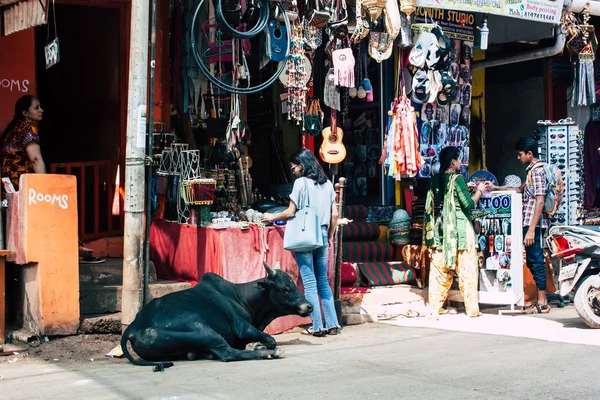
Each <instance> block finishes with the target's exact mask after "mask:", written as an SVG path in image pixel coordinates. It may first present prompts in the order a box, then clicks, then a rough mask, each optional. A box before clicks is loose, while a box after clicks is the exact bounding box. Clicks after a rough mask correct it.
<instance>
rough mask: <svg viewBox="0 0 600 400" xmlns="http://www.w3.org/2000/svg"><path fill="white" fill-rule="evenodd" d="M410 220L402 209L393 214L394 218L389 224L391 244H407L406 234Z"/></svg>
mask: <svg viewBox="0 0 600 400" xmlns="http://www.w3.org/2000/svg"><path fill="white" fill-rule="evenodd" d="M410 224H411V218H410V216H409V215H408V213H407V212H406V211H405V210H403V209H398V210H396V211H395V212H394V217H393V218H392V221H391V222H390V224H389V240H390V242H392V243H393V244H408V241H409V238H408V232H409V230H410Z"/></svg>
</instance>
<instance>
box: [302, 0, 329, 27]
mask: <svg viewBox="0 0 600 400" xmlns="http://www.w3.org/2000/svg"><path fill="white" fill-rule="evenodd" d="M305 4H306V9H307V10H308V12H307V18H306V19H307V20H308V23H309V25H312V26H315V27H317V28H323V27H325V26H326V25H327V23H328V22H329V20H330V19H331V11H330V10H329V8H327V7H323V9H322V4H321V0H314V5H313V1H312V0H308V1H306V3H305Z"/></svg>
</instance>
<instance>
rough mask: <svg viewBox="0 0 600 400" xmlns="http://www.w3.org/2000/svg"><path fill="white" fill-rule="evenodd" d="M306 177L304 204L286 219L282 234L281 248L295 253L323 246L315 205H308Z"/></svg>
mask: <svg viewBox="0 0 600 400" xmlns="http://www.w3.org/2000/svg"><path fill="white" fill-rule="evenodd" d="M307 181H308V178H305V179H304V193H305V199H306V200H305V201H304V202H305V203H306V206H304V207H302V208H300V209H299V210H297V211H296V215H295V216H294V217H293V218H291V219H289V220H288V221H287V224H286V227H285V233H284V235H283V248H284V249H286V250H289V251H293V252H295V253H303V252H307V251H313V250H316V249H318V248H321V247H323V232H322V230H321V224H320V222H319V216H318V215H317V209H316V207H311V206H310V196H309V195H308V183H307Z"/></svg>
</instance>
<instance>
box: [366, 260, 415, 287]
mask: <svg viewBox="0 0 600 400" xmlns="http://www.w3.org/2000/svg"><path fill="white" fill-rule="evenodd" d="M358 268H359V269H360V272H361V274H362V275H363V276H364V277H365V278H366V279H367V282H368V284H369V286H388V285H399V284H401V283H407V282H410V281H414V280H415V279H416V277H417V274H416V272H415V270H414V269H412V268H411V267H409V266H408V265H406V264H404V263H403V262H373V263H359V264H358Z"/></svg>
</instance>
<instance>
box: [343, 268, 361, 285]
mask: <svg viewBox="0 0 600 400" xmlns="http://www.w3.org/2000/svg"><path fill="white" fill-rule="evenodd" d="M340 275H341V284H342V286H344V287H347V286H354V284H355V283H356V282H358V273H357V272H356V269H355V268H354V266H353V265H352V263H349V262H343V263H342V267H341V272H340Z"/></svg>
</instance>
